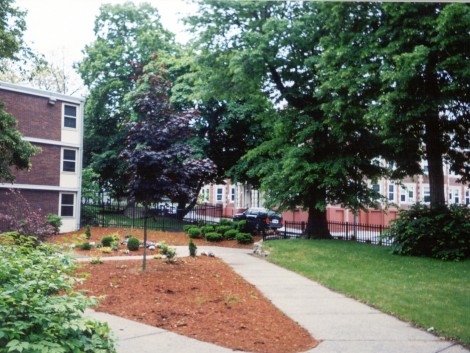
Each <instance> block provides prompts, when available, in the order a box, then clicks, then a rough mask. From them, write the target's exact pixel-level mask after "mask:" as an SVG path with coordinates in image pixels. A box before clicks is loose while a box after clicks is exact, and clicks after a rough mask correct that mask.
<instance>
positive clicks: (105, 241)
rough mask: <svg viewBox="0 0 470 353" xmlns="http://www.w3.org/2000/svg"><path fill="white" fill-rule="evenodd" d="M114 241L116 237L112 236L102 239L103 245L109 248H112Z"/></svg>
mask: <svg viewBox="0 0 470 353" xmlns="http://www.w3.org/2000/svg"><path fill="white" fill-rule="evenodd" d="M113 241H114V237H113V236H111V235H108V236H106V237H103V238H102V239H101V245H103V246H104V247H109V248H110V247H111V244H112V243H113Z"/></svg>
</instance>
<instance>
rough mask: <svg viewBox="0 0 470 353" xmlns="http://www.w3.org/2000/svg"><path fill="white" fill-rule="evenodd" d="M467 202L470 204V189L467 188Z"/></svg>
mask: <svg viewBox="0 0 470 353" xmlns="http://www.w3.org/2000/svg"><path fill="white" fill-rule="evenodd" d="M465 204H466V205H467V206H468V205H470V189H467V190H465Z"/></svg>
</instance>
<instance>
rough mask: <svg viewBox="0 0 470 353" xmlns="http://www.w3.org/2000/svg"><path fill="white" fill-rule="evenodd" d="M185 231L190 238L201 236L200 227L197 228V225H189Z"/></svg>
mask: <svg viewBox="0 0 470 353" xmlns="http://www.w3.org/2000/svg"><path fill="white" fill-rule="evenodd" d="M186 233H187V234H188V236H189V237H190V238H191V239H194V238H199V237H201V228H197V227H194V226H193V227H191V228H189V229H188V230H187V231H186Z"/></svg>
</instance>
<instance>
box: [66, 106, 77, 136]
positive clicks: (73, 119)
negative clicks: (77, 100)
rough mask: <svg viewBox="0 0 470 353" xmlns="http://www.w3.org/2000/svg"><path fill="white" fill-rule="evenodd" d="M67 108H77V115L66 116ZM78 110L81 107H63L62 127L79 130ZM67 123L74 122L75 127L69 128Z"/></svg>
mask: <svg viewBox="0 0 470 353" xmlns="http://www.w3.org/2000/svg"><path fill="white" fill-rule="evenodd" d="M67 107H72V108H75V115H71V114H66V113H65V111H66V109H67ZM78 109H79V107H78V106H76V105H73V104H64V105H63V114H62V126H63V128H64V129H70V130H77V127H78V126H77V125H78ZM67 121H74V124H73V125H74V126H67Z"/></svg>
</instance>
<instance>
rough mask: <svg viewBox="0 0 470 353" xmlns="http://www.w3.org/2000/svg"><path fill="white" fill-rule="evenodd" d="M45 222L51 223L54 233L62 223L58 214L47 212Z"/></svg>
mask: <svg viewBox="0 0 470 353" xmlns="http://www.w3.org/2000/svg"><path fill="white" fill-rule="evenodd" d="M46 223H47V224H49V225H51V226H52V227H53V228H54V232H55V234H58V233H59V230H60V226H61V225H62V218H60V217H59V216H58V215H56V214H53V213H49V214H48V215H47V218H46Z"/></svg>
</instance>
